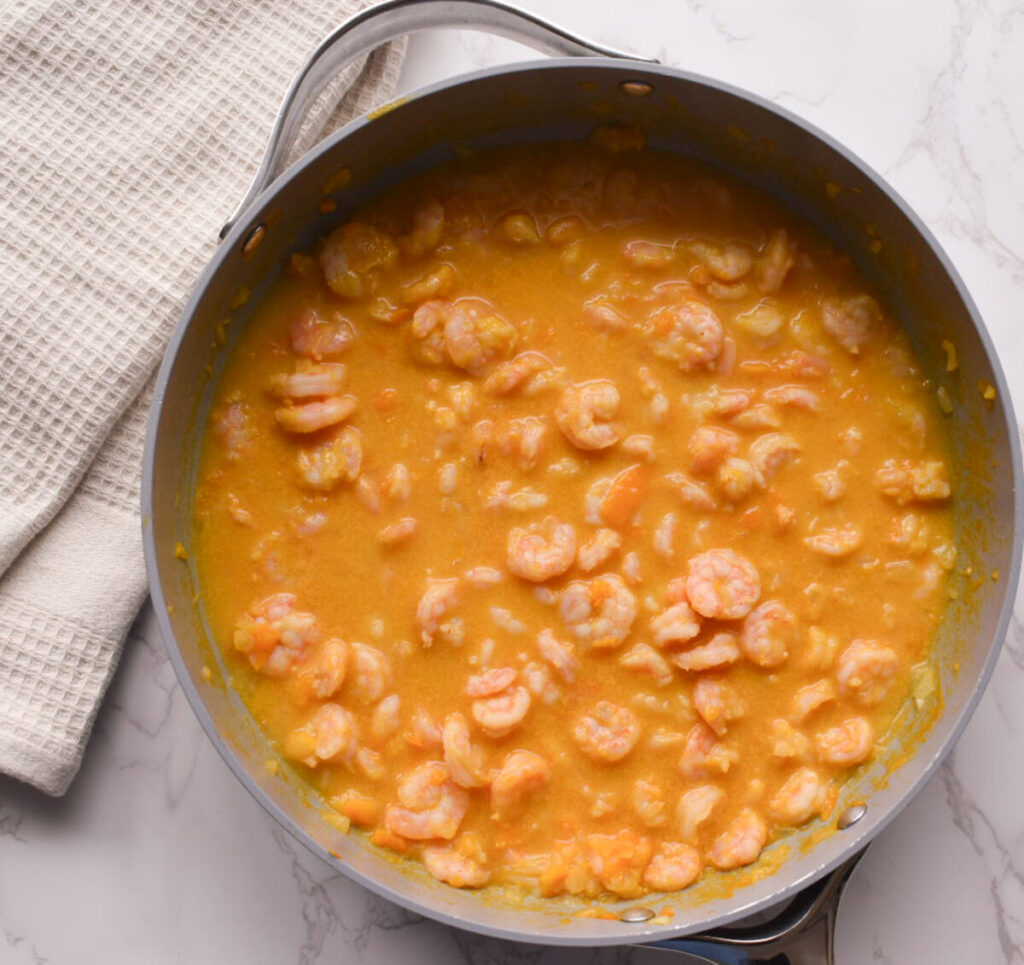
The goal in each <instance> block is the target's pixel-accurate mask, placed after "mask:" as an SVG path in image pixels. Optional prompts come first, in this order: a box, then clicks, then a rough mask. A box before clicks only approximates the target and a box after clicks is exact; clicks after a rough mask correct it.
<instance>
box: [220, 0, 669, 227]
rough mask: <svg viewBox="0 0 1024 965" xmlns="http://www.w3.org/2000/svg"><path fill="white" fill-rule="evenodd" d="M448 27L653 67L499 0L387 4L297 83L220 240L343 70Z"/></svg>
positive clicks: (338, 39) (350, 28)
mask: <svg viewBox="0 0 1024 965" xmlns="http://www.w3.org/2000/svg"><path fill="white" fill-rule="evenodd" d="M443 27H454V28H462V29H469V30H481V31H484V32H486V33H490V34H495V35H497V36H499V37H506V38H508V39H509V40H515V41H518V42H519V43H521V44H525V45H526V46H528V47H533V48H534V49H535V50H540V51H542V52H544V53H548V54H557V55H560V56H566V57H593V56H598V57H615V58H619V59H623V60H642V61H647V62H650V59H649V58H646V57H638V56H637V55H635V54H630V53H627V52H625V51H621V50H613V49H612V48H610V47H603V46H601V45H600V44H596V43H592V42H591V41H589V40H584V39H583V38H581V37H577V36H575V35H574V34H571V33H569V32H568V31H566V30H563V29H562V28H561V27H557V26H555V25H554V24H552V23H549V22H548V21H546V20H542V19H541V18H540V17H536V16H534V15H533V14H532V13H527V12H526V11H524V10H518V9H516V8H515V7H512V6H509V5H508V4H505V3H501V2H500V0H385V2H384V3H379V4H376V5H375V6H372V7H369V8H367V9H366V10H363V11H361V12H359V13H357V14H355V15H354V16H352V17H349V19H348V20H346V21H345V22H344V23H343V24H341V26H339V27H338V28H337V29H335V30H334V31H333V32H332V33H331V34H329V35H328V36H327V37H325V38H324V40H323V41H322V42H321V43H320V45H319V46H318V47H317V48H316V50H314V51H313V53H312V54H311V55H310V56H309V59H308V60H307V61H306V62H305V64H303V65H302V67H301V68H300V69H299V71H298V73H297V74H296V75H295V77H294V78H293V79H292V83H291V86H290V87H289V88H288V93H287V94H285V97H284V100H283V101H282V102H281V106H280V108H278V111H277V117H276V119H275V120H274V128H273V130H272V131H271V134H270V140H269V142H268V143H267V148H266V151H265V153H264V155H263V160H262V161H261V162H260V166H259V170H258V171H257V172H256V175H255V177H254V178H253V180H252V183H251V184H250V185H249V188H248V190H247V191H246V193H245V197H243V198H242V200H241V202H240V203H239V205H238V207H237V208H236V209H235V212H234V214H232V215H231V217H230V218H229V219H228V221H227V223H226V224H225V225H224V227H223V228H222V229H221V232H220V237H221V238H223V237H224V236H225V235H226V234H227V233H228V232H229V231H230V230H231V229H232V228H233V227H234V225H235V223H236V222H237V221H238V220H239V218H240V217H241V216H242V214H243V212H244V211H245V210H246V209H247V208H248V207H249V205H250V204H252V202H253V201H254V200H255V199H256V197H257V196H258V195H259V194H260V193H261V192H262V191H263V190H264V188H266V187H267V186H268V185H269V184H270V183H271V182H272V181H273V180H274V179H275V178H276V177H277V175H278V174H279V173H280V172H281V166H282V164H283V162H284V158H285V156H286V155H287V153H288V149H289V147H290V146H291V144H292V143H293V142H294V140H295V137H296V135H297V134H298V131H299V127H300V126H301V124H302V121H303V119H304V118H305V117H306V114H307V113H308V111H309V108H310V106H311V105H312V104H313V102H314V101H315V100H316V99H317V97H319V95H320V94H321V93H322V92H323V90H324V88H325V87H326V86H327V85H328V84H329V83H330V82H331V80H332V79H333V78H334V77H336V76H337V75H338V73H339V72H340V71H342V70H344V69H345V67H347V66H348V65H349V64H350V63H352V62H353V61H354V60H357V59H358V58H359V57H361V56H363V55H364V54H366V53H367V52H368V51H370V50H373V49H374V48H376V47H379V46H380V45H381V44H385V43H387V42H388V41H389V40H394V39H396V38H397V37H403V36H406V35H407V34H413V33H419V32H420V31H423V30H432V29H437V28H443Z"/></svg>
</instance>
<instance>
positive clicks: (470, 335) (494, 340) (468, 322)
mask: <svg viewBox="0 0 1024 965" xmlns="http://www.w3.org/2000/svg"><path fill="white" fill-rule="evenodd" d="M516 334H517V333H516V329H515V326H514V325H513V324H512V323H511V322H509V321H508V320H507V319H505V318H502V317H501V315H499V314H498V313H497V312H496V311H495V310H494V307H493V306H492V305H491V304H489V303H488V302H486V301H484V300H483V299H481V298H460V299H458V301H456V302H454V303H452V304H450V305H448V306H447V309H446V311H445V315H444V347H445V351H446V352H447V353H448V358H449V359H450V360H451V362H452V364H453V365H455V366H457V367H458V368H460V369H465V370H466V371H467V372H469V374H470V375H480V374H481V373H482V372H483V370H484V369H485V368H486V367H487V366H489V365H491V364H492V363H493V362H496V361H497V360H498V359H500V358H502V357H504V356H506V355H508V354H509V352H511V351H512V348H513V346H514V345H515V342H516Z"/></svg>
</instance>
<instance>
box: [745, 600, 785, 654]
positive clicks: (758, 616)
mask: <svg viewBox="0 0 1024 965" xmlns="http://www.w3.org/2000/svg"><path fill="white" fill-rule="evenodd" d="M796 642H797V620H796V617H795V616H794V615H793V613H792V611H791V610H790V609H789V607H787V606H786V605H785V604H784V603H781V602H779V601H778V600H765V602H764V603H762V604H761V605H760V606H759V607H757V608H756V609H755V610H753V611H752V612H751V613H750V614H749V616H748V617H747V618H746V620H744V621H743V630H742V631H741V633H740V644H741V645H742V647H743V653H744V654H745V655H746V657H747V659H748V660H750V661H751V663H755V664H757V665H758V666H759V667H765V668H766V669H772V668H774V667H779V666H781V665H782V664H784V663H785V662H786V661H787V660H788V659H789V652H790V649H791V648H792V647H793V646H794V645H795V644H796Z"/></svg>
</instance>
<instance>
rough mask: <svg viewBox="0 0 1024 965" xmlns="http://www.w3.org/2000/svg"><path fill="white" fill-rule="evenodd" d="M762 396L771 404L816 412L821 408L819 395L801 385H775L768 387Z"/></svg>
mask: <svg viewBox="0 0 1024 965" xmlns="http://www.w3.org/2000/svg"><path fill="white" fill-rule="evenodd" d="M764 398H765V401H766V402H770V403H771V404H772V405H777V406H790V407H791V408H794V409H804V410H805V411H807V412H817V411H818V410H819V409H820V408H821V396H820V395H818V393H817V392H814V391H813V390H811V389H808V388H807V387H806V386H803V385H777V386H775V387H774V388H771V389H768V390H767V391H766V392H765V394H764Z"/></svg>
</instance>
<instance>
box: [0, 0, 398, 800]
mask: <svg viewBox="0 0 1024 965" xmlns="http://www.w3.org/2000/svg"><path fill="white" fill-rule="evenodd" d="M365 5H366V4H365V3H364V2H361V0H335V2H330V3H328V2H324V0H305V2H302V0H247V2H245V3H241V2H228V0H225V2H222V3H218V2H213V0H198V2H196V0H108V2H103V0H67V2H55V0H8V2H7V3H6V4H3V5H2V6H0V771H3V772H6V773H8V774H11V775H13V776H14V777H16V778H19V779H20V780H23V781H27V782H29V783H30V784H34V785H35V786H36V787H39V788H41V789H42V790H44V791H46V792H47V793H49V794H63V793H64V791H65V790H66V789H67V787H68V784H69V783H70V782H71V779H72V778H73V777H74V775H75V773H76V771H77V770H78V766H79V764H80V761H81V755H82V751H83V748H84V744H85V741H86V739H87V737H88V734H89V730H90V729H91V727H92V722H93V719H94V717H95V714H96V710H97V707H98V705H99V701H100V699H101V698H102V696H103V692H104V690H105V689H106V686H107V684H108V682H109V680H110V677H111V674H112V673H113V670H114V668H115V666H116V663H117V656H118V653H119V651H120V648H121V644H122V641H123V640H124V637H125V635H126V633H127V631H128V628H129V626H130V624H131V621H132V619H133V618H134V616H135V614H136V612H137V611H138V608H139V606H140V604H141V603H142V601H143V599H144V597H145V589H146V587H145V573H144V569H143V562H142V548H141V528H140V522H139V509H138V502H139V474H140V462H141V440H142V431H143V426H144V422H145V409H146V401H147V392H148V384H149V381H150V377H151V375H152V373H153V370H154V368H155V366H156V365H157V363H158V361H159V359H160V355H161V353H162V351H163V348H164V346H165V344H166V341H167V338H168V336H169V334H170V331H171V328H172V327H173V324H174V321H175V319H176V318H177V315H178V313H179V312H180V309H181V306H182V304H183V303H184V300H185V298H186V296H187V294H188V291H189V289H190V288H191V286H192V284H193V283H194V281H195V279H196V277H197V276H198V274H199V272H200V270H201V269H202V267H203V265H204V264H205V263H206V262H207V261H208V260H209V258H210V257H211V255H212V253H213V250H214V248H215V246H216V239H217V232H218V230H219V229H220V226H221V224H222V223H223V221H224V220H225V219H226V218H227V216H228V215H229V214H230V213H231V211H232V210H233V208H234V206H235V204H236V203H237V201H238V200H239V199H240V198H241V196H242V194H243V192H244V190H245V187H246V186H247V183H248V181H249V179H250V178H251V176H252V174H253V173H254V171H255V168H256V165H257V164H258V162H259V159H260V156H261V154H262V150H263V147H264V144H265V141H266V138H267V136H268V134H269V132H270V127H271V124H272V121H273V117H274V114H275V112H276V109H277V106H278V104H279V102H280V100H281V97H282V96H283V93H284V91H285V89H286V88H287V85H288V82H289V81H290V79H291V77H292V75H293V73H294V72H295V70H296V69H297V68H298V67H299V65H300V64H301V62H302V60H303V59H304V57H305V56H306V55H307V54H308V53H309V52H310V51H311V50H312V49H313V47H314V46H315V44H316V43H317V42H318V41H319V40H320V39H321V38H322V37H323V36H324V35H325V34H326V33H327V32H328V31H329V30H330V29H331V28H332V27H334V26H336V25H337V24H338V23H339V22H340V21H341V20H343V19H344V18H345V17H346V16H348V15H350V14H351V13H353V12H355V11H356V10H357V9H359V8H360V7H362V6H365ZM401 57H402V45H400V44H399V45H389V46H388V47H385V48H382V49H381V50H378V51H376V52H374V53H373V54H372V55H371V56H370V57H369V58H368V59H367V60H366V61H365V62H364V63H362V64H356V65H353V66H352V67H351V68H349V69H348V70H347V71H346V72H345V74H344V75H343V76H342V77H340V78H339V79H338V81H337V82H336V83H335V84H333V85H332V87H331V90H330V91H329V92H327V94H326V95H325V96H324V97H322V98H321V99H320V101H318V103H317V105H316V108H315V110H314V111H313V112H312V113H311V117H310V119H309V121H308V122H307V123H306V124H305V125H304V127H303V131H302V136H301V139H300V141H301V143H300V144H299V145H298V148H299V149H301V148H302V147H304V146H306V145H308V144H309V143H312V141H314V140H315V139H317V138H318V137H319V136H322V134H323V133H324V132H325V130H326V129H328V128H331V127H334V126H337V125H338V124H340V123H342V122H343V121H345V120H348V119H350V118H352V117H355V116H357V115H359V114H361V113H364V112H365V111H367V110H369V109H371V108H372V107H375V106H378V105H379V104H380V103H382V102H383V101H385V100H386V99H387V98H388V97H390V96H391V94H392V93H393V91H394V88H395V84H396V82H397V79H398V71H399V68H400V65H401Z"/></svg>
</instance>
